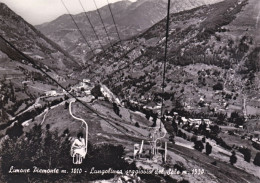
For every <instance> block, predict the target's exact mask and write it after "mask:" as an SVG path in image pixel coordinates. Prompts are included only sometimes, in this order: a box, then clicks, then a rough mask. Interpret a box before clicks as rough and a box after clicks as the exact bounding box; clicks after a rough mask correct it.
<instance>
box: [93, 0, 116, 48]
mask: <svg viewBox="0 0 260 183" xmlns="http://www.w3.org/2000/svg"><path fill="white" fill-rule="evenodd" d="M93 2H94V4H95V7H96V9H97V12H98V15H99V18H100V20H101V23H102V25H103V28H104V30H105V32H106V35H107V38H108V41H109V44H110V46H111V48H112V49H113V45H112V43H111V40H110V37H109V35H108V31H107V29H106V26H105V23H104V21H103V18H102V16H101V13H100V11H99V9H98V6H97V3H96V0H93Z"/></svg>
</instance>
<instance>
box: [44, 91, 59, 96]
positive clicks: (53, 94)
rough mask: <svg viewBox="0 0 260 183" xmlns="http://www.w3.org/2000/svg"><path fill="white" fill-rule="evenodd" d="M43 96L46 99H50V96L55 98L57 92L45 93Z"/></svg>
mask: <svg viewBox="0 0 260 183" xmlns="http://www.w3.org/2000/svg"><path fill="white" fill-rule="evenodd" d="M45 95H46V96H47V97H50V96H51V97H55V96H57V92H56V91H55V90H51V91H47V92H45Z"/></svg>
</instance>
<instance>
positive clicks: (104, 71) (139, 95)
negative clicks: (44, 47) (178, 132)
mask: <svg viewBox="0 0 260 183" xmlns="http://www.w3.org/2000/svg"><path fill="white" fill-rule="evenodd" d="M253 4H255V5H257V7H258V6H259V2H258V1H256V0H243V1H241V0H227V1H224V2H220V3H217V4H214V5H210V6H203V7H199V8H195V9H192V10H189V11H184V12H180V13H177V14H171V18H170V36H169V45H168V46H169V50H168V57H167V61H168V65H167V72H166V88H165V91H166V94H165V96H164V97H165V100H166V109H167V110H172V109H173V108H176V106H179V107H182V108H186V109H189V110H190V111H193V112H194V113H200V114H207V115H208V116H214V115H216V113H224V114H225V113H227V115H230V114H231V113H232V112H234V111H237V112H239V113H240V114H241V115H244V114H246V116H247V115H248V116H251V117H252V115H253V116H255V115H256V117H257V116H258V115H259V114H260V113H259V112H260V111H259V110H257V108H258V107H257V106H258V105H257V104H256V103H255V102H254V101H255V100H258V99H259V98H260V96H259V95H258V91H259V82H258V81H259V73H258V71H259V47H258V46H257V45H258V39H257V34H256V32H257V31H256V30H255V29H251V30H250V27H248V30H247V28H245V29H243V30H242V31H240V32H239V33H237V31H234V30H239V29H236V27H234V25H233V24H235V22H239V21H240V20H241V17H245V16H244V14H247V13H249V12H248V11H249V9H250V8H249V7H250V6H253ZM245 10H247V11H245ZM255 12H257V11H255ZM254 18H255V16H252V17H248V18H247V20H248V21H250V20H251V19H252V20H253V19H254ZM165 23H166V22H165V20H162V21H161V22H159V23H158V24H156V25H154V26H153V27H151V28H150V29H148V30H147V31H146V32H144V33H143V34H142V35H140V36H138V37H136V38H134V39H131V40H127V41H124V42H123V43H122V44H117V45H116V46H115V48H116V49H115V50H116V52H115V53H112V52H111V53H106V54H101V55H99V56H98V57H97V58H95V64H93V63H92V61H90V62H88V71H89V73H91V72H92V74H90V77H94V78H95V79H96V80H101V81H103V82H104V83H105V84H107V85H108V86H109V87H110V89H112V91H113V92H114V93H117V94H118V95H119V96H120V97H121V99H127V100H129V99H133V100H136V101H138V102H140V104H142V105H147V104H150V105H151V106H154V105H158V104H159V103H160V98H161V84H162V61H163V59H164V46H165V26H166V25H165ZM231 26H232V29H231V28H229V27H231ZM238 27H243V26H242V25H241V24H239V26H237V28H238ZM244 27H247V25H246V24H245V25H244ZM218 86H220V87H218ZM204 104H205V105H204Z"/></svg>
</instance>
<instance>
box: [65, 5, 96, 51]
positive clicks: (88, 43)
mask: <svg viewBox="0 0 260 183" xmlns="http://www.w3.org/2000/svg"><path fill="white" fill-rule="evenodd" d="M61 2H62V4H63V6H64V8H65V9H66V10H67V12H68V14H69V16H70V17H71V19H72V21H73V22H74V24H75V26H76V27H77V29H78V31H79V33H80V34H81V36H82V38H83V39H84V41H85V42H86V43H87V46H88V47H89V48H90V50H91V52H92V54H93V55H95V53H94V50H93V49H92V47H91V46H90V44H89V42H88V41H87V39H86V37H85V36H84V34H83V32H82V31H81V30H80V28H79V26H78V24H77V22H76V21H75V19H74V18H73V16H72V15H71V13H70V11H69V9H68V8H67V6H66V5H65V3H64V2H63V0H61Z"/></svg>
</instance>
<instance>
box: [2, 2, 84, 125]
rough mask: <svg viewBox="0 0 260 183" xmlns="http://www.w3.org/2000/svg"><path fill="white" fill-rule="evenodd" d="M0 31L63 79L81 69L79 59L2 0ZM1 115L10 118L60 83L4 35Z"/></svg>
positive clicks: (3, 117) (67, 78)
mask: <svg viewBox="0 0 260 183" xmlns="http://www.w3.org/2000/svg"><path fill="white" fill-rule="evenodd" d="M0 22H1V23H0V35H1V36H2V37H4V39H5V40H7V41H9V42H10V43H11V44H13V45H14V46H15V47H16V48H17V49H18V50H20V51H21V52H23V53H24V54H25V55H27V56H28V57H30V58H31V59H33V60H34V63H35V64H36V65H37V66H40V67H41V68H42V69H43V70H44V71H45V72H47V73H48V74H49V75H50V76H52V77H53V78H54V79H55V80H57V81H58V82H61V83H66V84H68V83H69V82H68V81H69V80H70V79H71V78H69V77H68V75H69V74H70V73H72V72H73V70H75V69H78V67H79V66H78V65H77V63H76V61H75V60H73V59H72V57H71V56H69V54H68V53H66V52H65V51H64V50H62V49H61V48H60V47H59V46H58V45H56V44H55V43H53V42H52V41H50V40H49V39H47V38H46V37H45V36H44V35H42V34H41V33H40V32H39V31H37V30H36V29H35V28H34V27H33V26H32V25H30V24H28V23H27V22H25V21H24V20H23V19H22V18H21V17H20V16H18V15H16V14H15V13H14V12H13V11H12V10H10V9H9V8H8V7H7V6H6V5H5V4H3V3H0ZM0 70H1V73H0V81H1V82H0V105H1V107H0V108H1V111H0V115H1V116H0V119H1V123H4V122H6V121H8V119H9V118H11V117H13V116H15V115H16V114H18V113H19V112H21V111H23V110H25V109H26V108H27V107H28V106H29V105H30V104H33V103H34V100H35V99H36V98H37V97H39V96H40V95H44V93H45V92H46V91H48V90H56V89H58V88H57V85H56V84H55V83H53V82H52V81H51V80H48V79H47V77H46V76H45V75H44V74H43V73H41V72H40V71H39V70H38V69H37V67H36V66H34V65H33V64H31V63H29V62H27V61H26V59H25V58H23V57H22V56H21V55H20V54H19V53H17V52H16V51H15V50H13V49H12V48H11V47H10V46H9V45H8V44H7V43H6V42H5V41H4V40H3V39H0Z"/></svg>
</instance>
